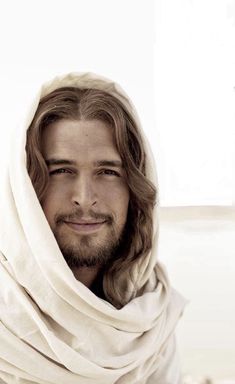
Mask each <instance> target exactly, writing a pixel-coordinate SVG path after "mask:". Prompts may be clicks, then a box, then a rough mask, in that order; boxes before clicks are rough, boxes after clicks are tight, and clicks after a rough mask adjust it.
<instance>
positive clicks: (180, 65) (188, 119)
mask: <svg viewBox="0 0 235 384" xmlns="http://www.w3.org/2000/svg"><path fill="white" fill-rule="evenodd" d="M155 12H156V45H155V66H154V70H155V71H154V74H155V92H156V123H157V130H158V131H157V133H156V135H155V138H156V140H155V141H156V148H157V155H156V157H157V160H158V169H159V177H160V182H161V184H160V188H161V192H162V199H161V203H162V205H172V206H175V205H223V204H224V205H229V204H231V202H232V200H233V199H234V196H235V189H234V190H233V188H234V179H235V176H234V175H235V158H234V157H233V158H232V154H234V152H235V128H234V127H235V88H234V86H235V70H234V68H235V2H234V1H232V0H178V1H175V0H160V1H156V9H155Z"/></svg>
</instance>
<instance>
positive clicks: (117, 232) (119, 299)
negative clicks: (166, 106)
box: [0, 74, 184, 384]
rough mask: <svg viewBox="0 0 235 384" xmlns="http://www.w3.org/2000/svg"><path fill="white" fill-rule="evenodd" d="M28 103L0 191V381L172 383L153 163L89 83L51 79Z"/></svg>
mask: <svg viewBox="0 0 235 384" xmlns="http://www.w3.org/2000/svg"><path fill="white" fill-rule="evenodd" d="M38 101H39V103H38V102H37V101H36V103H35V106H34V109H33V111H32V112H31V115H30V118H29V120H30V121H29V122H27V123H26V124H22V125H21V127H20V129H19V132H18V135H19V136H18V137H17V140H15V144H14V148H13V151H12V157H11V160H10V164H9V180H10V184H7V183H8V181H7V180H6V184H7V185H8V187H7V188H6V189H5V190H4V193H3V197H4V200H5V202H6V205H5V207H4V215H3V216H4V220H3V219H2V224H3V225H4V229H3V230H2V235H1V260H2V262H1V271H0V273H1V281H2V282H3V283H4V288H2V289H1V291H2V293H1V308H2V309H1V320H2V328H1V333H0V342H1V344H0V345H2V347H0V377H1V378H2V379H3V380H4V382H6V383H8V382H9V383H13V382H17V383H18V382H20V383H29V382H30V383H31V382H32V383H43V384H44V383H45V384H46V383H56V384H58V383H61V384H70V383H71V384H72V383H76V384H79V383H84V384H85V383H87V384H92V383H100V384H105V383H107V384H108V383H118V384H121V383H128V384H129V383H130V384H132V383H133V384H153V383H154V384H155V383H159V384H174V383H180V367H179V362H178V357H177V352H176V347H175V338H174V328H175V325H176V323H177V321H178V318H179V316H180V315H181V313H182V310H183V307H184V300H183V299H182V297H181V296H180V295H179V294H178V293H176V292H175V291H174V290H173V289H172V288H170V286H169V282H168V279H167V276H166V272H165V271H164V269H163V267H162V266H161V265H160V264H159V263H158V262H157V259H156V247H157V218H156V197H157V192H156V187H155V185H154V175H153V164H152V162H151V156H150V153H149V149H148V148H147V144H146V142H145V140H144V138H143V134H142V133H141V128H140V124H139V122H138V119H137V116H136V113H135V111H134V108H133V106H132V105H131V102H130V101H129V99H128V98H127V96H126V95H125V94H124V92H123V91H122V90H121V89H120V88H118V86H117V85H116V84H114V83H112V82H111V81H109V80H107V79H104V78H100V77H98V76H96V75H94V74H69V75H66V76H64V77H62V78H57V79H55V80H54V81H53V82H51V83H49V84H46V85H45V86H44V87H43V88H42V91H41V93H40V95H39V96H38ZM10 234H12V237H11V236H10ZM12 239H14V241H12ZM3 283H2V284H3Z"/></svg>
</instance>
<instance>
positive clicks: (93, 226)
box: [65, 220, 105, 234]
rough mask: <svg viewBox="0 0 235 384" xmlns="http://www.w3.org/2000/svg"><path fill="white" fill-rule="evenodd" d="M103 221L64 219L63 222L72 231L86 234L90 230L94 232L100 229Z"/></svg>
mask: <svg viewBox="0 0 235 384" xmlns="http://www.w3.org/2000/svg"><path fill="white" fill-rule="evenodd" d="M104 223H105V220H103V221H97V220H96V221H94V220H92V221H83V220H79V221H76V222H75V221H65V224H66V225H67V226H68V227H69V228H70V229H72V230H73V231H75V232H77V233H83V234H88V233H92V232H96V231H98V230H100V229H101V228H102V227H103V225H104Z"/></svg>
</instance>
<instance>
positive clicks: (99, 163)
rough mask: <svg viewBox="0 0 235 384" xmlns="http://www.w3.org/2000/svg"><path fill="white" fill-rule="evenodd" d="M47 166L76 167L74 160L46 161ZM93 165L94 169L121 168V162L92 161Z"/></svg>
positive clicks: (54, 159) (53, 159) (52, 159)
mask: <svg viewBox="0 0 235 384" xmlns="http://www.w3.org/2000/svg"><path fill="white" fill-rule="evenodd" d="M45 161H46V164H47V166H50V165H75V166H76V165H77V163H76V161H74V160H68V159H56V158H51V159H46V160H45ZM93 165H94V166H96V167H118V168H122V167H123V165H122V162H121V161H120V160H98V161H94V162H93Z"/></svg>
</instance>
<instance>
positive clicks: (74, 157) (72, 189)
mask: <svg viewBox="0 0 235 384" xmlns="http://www.w3.org/2000/svg"><path fill="white" fill-rule="evenodd" d="M42 148H43V156H44V159H45V160H46V162H47V164H48V172H49V175H50V176H49V187H48V189H47V192H46V194H45V197H44V198H43V201H42V202H41V204H42V208H43V211H44V213H45V216H46V218H47V220H48V223H49V225H50V227H51V229H52V231H53V233H54V236H55V238H56V240H57V243H58V245H59V247H60V249H61V252H62V254H63V256H64V258H65V260H66V262H67V264H68V265H69V266H70V268H71V269H72V271H73V273H74V276H75V277H76V278H77V279H78V280H80V281H81V282H82V283H84V284H85V285H86V286H87V287H89V288H90V287H91V286H92V284H93V283H94V281H95V279H96V278H97V276H98V273H99V271H101V269H102V267H103V266H104V265H105V264H106V263H107V261H108V260H109V259H110V258H111V257H115V255H117V254H118V246H119V244H120V242H121V239H122V235H123V231H124V228H125V224H126V220H127V212H128V204H129V189H128V186H127V182H126V175H125V170H124V168H123V166H122V163H121V157H120V155H119V153H118V151H117V148H116V145H115V142H114V138H113V132H112V128H111V127H110V126H109V125H107V124H106V123H104V122H102V121H100V120H87V121H84V120H80V121H74V120H60V121H58V122H55V123H53V124H50V125H49V126H48V127H46V129H45V130H44V132H43V134H42ZM52 159H54V160H58V159H60V160H61V159H63V160H68V161H70V162H72V163H71V164H70V163H69V162H68V161H66V162H63V163H61V164H56V163H55V162H52ZM100 161H105V163H103V164H101V163H97V162H100ZM107 161H111V162H112V163H110V164H108V163H107ZM114 162H118V163H117V164H116V163H114ZM75 223H76V224H75Z"/></svg>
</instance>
